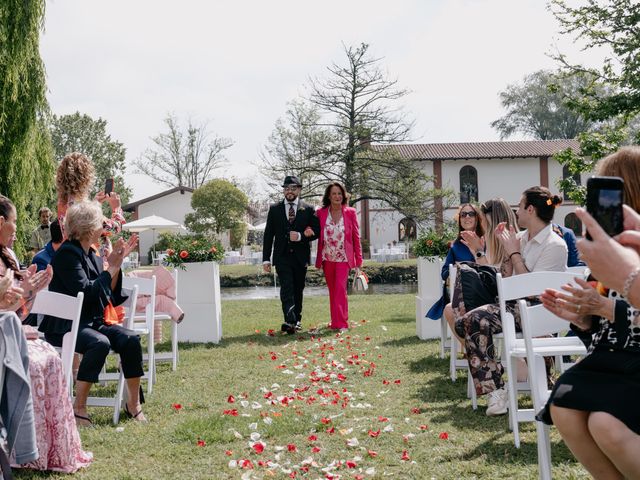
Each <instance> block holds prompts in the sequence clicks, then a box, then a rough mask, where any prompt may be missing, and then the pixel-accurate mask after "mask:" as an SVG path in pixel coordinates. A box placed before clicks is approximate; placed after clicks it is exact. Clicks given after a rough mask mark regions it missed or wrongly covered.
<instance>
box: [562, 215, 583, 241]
mask: <svg viewBox="0 0 640 480" xmlns="http://www.w3.org/2000/svg"><path fill="white" fill-rule="evenodd" d="M564 226H565V227H567V228H570V229H571V230H573V233H575V234H576V237H581V236H582V222H581V221H580V219H579V218H578V217H577V216H576V214H575V213H570V214H568V215H567V216H566V217H564Z"/></svg>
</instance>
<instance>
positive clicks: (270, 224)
mask: <svg viewBox="0 0 640 480" xmlns="http://www.w3.org/2000/svg"><path fill="white" fill-rule="evenodd" d="M282 188H283V189H284V200H282V201H281V202H278V203H274V204H273V205H271V207H270V208H269V214H268V215H267V226H266V227H265V229H264V243H263V246H262V262H263V268H264V271H265V272H266V273H270V272H271V251H272V249H273V265H274V266H275V267H276V272H277V274H278V280H280V301H281V302H282V313H283V314H284V323H283V324H282V331H283V332H287V333H290V334H291V333H295V332H296V330H300V329H301V328H302V327H301V323H300V322H301V320H302V292H303V290H304V283H305V278H306V276H307V265H309V261H310V257H311V249H310V244H311V242H312V241H313V240H315V239H316V238H318V235H319V234H320V224H319V222H318V217H316V216H315V212H314V209H313V207H312V206H311V205H309V204H307V203H305V202H303V201H302V200H300V198H298V197H299V195H300V190H301V188H302V184H301V183H300V180H299V179H298V177H294V176H287V177H286V178H285V179H284V182H283V185H282Z"/></svg>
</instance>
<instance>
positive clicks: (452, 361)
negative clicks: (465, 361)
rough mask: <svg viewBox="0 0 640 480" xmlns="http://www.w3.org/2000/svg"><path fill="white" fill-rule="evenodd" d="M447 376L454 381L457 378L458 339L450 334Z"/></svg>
mask: <svg viewBox="0 0 640 480" xmlns="http://www.w3.org/2000/svg"><path fill="white" fill-rule="evenodd" d="M449 355H450V356H449V376H450V377H451V381H452V382H455V381H456V380H457V378H458V368H457V367H458V365H457V360H458V340H457V339H456V337H455V336H454V335H451V350H450V351H449Z"/></svg>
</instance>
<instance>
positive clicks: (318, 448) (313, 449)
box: [311, 447, 320, 453]
mask: <svg viewBox="0 0 640 480" xmlns="http://www.w3.org/2000/svg"><path fill="white" fill-rule="evenodd" d="M311 451H312V452H313V453H318V452H320V447H313V448H312V449H311Z"/></svg>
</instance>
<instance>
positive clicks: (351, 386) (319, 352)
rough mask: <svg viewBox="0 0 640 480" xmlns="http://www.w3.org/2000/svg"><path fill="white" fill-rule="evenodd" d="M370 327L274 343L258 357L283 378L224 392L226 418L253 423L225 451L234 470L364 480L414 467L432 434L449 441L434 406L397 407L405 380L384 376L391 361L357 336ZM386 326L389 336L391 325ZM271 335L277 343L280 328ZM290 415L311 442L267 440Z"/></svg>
mask: <svg viewBox="0 0 640 480" xmlns="http://www.w3.org/2000/svg"><path fill="white" fill-rule="evenodd" d="M365 323H366V320H361V321H360V323H359V324H355V325H352V328H351V331H350V332H349V333H345V334H329V335H327V334H326V332H325V335H324V336H320V335H318V336H316V335H314V332H310V333H309V334H305V335H302V336H300V337H297V338H296V337H292V339H291V341H290V342H288V343H285V344H281V342H276V341H274V348H273V349H272V350H271V351H269V353H268V354H266V355H265V354H259V355H258V360H259V363H260V364H261V365H263V369H275V371H276V372H278V376H279V378H281V380H280V381H279V382H276V383H271V384H269V385H263V386H261V387H260V389H259V390H258V391H250V392H246V391H243V390H242V387H241V386H240V388H239V390H237V391H230V392H227V393H225V396H226V407H227V408H225V409H223V411H221V412H220V414H221V415H223V416H224V415H226V416H233V417H240V418H242V419H243V420H245V421H246V426H245V428H244V429H240V428H238V429H234V430H233V434H234V436H235V437H236V438H238V439H242V440H245V441H246V447H245V448H243V449H240V450H238V449H236V450H225V455H227V456H228V468H229V469H230V471H237V473H238V476H239V477H241V478H243V479H251V478H268V477H272V476H276V477H279V478H282V477H283V474H284V475H285V476H288V477H290V478H323V479H342V478H353V479H360V480H362V479H365V478H370V477H372V476H384V475H385V474H387V475H391V473H387V472H386V471H385V469H386V468H388V467H389V466H395V467H396V468H395V471H397V467H398V465H402V464H411V463H415V461H414V460H413V459H412V452H413V451H414V449H416V448H420V445H421V444H422V448H424V443H425V440H426V438H425V437H426V436H430V437H435V438H436V439H438V440H439V441H448V440H449V435H448V433H447V432H446V431H440V430H438V428H437V427H436V426H434V425H429V424H428V423H427V422H426V420H425V415H424V413H425V411H426V410H427V409H428V406H427V405H416V406H414V407H412V408H410V409H408V410H407V411H395V410H394V409H393V408H391V409H390V407H393V405H392V402H393V399H394V391H395V390H397V389H400V388H403V387H404V385H403V380H402V378H383V377H381V376H379V375H378V374H377V369H378V367H379V366H381V365H383V363H384V362H385V358H384V357H383V355H381V354H380V353H379V352H378V351H379V350H380V347H379V346H377V345H376V342H375V341H374V340H373V339H372V338H371V337H370V336H362V335H360V334H359V333H358V330H359V327H360V326H361V325H364V324H365ZM380 328H381V329H382V332H381V333H383V334H384V331H385V330H386V328H385V327H384V326H381V327H380ZM266 335H267V336H269V337H271V338H274V339H275V338H276V334H275V333H274V332H273V331H269V332H267V334H266ZM278 335H279V334H278ZM381 338H384V335H381ZM256 374H257V375H258V374H259V373H258V372H256ZM365 391H369V392H375V393H369V394H366V393H364V392H365ZM390 410H391V412H392V413H388V412H389V411H390ZM383 411H384V412H385V414H384V415H382V414H381V412H383ZM287 415H293V416H299V417H301V421H306V422H307V424H308V425H305V427H308V428H307V430H306V438H305V439H304V441H299V440H298V441H293V440H292V441H290V442H288V441H283V440H282V439H281V438H279V439H278V440H279V441H273V439H268V438H267V436H266V435H265V432H264V430H265V429H266V428H268V426H270V425H272V424H273V422H274V420H275V419H278V418H280V417H282V416H287ZM241 430H243V431H241ZM297 438H300V436H299V435H298V436H297ZM383 440H384V441H383ZM336 452H337V453H338V454H336Z"/></svg>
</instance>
